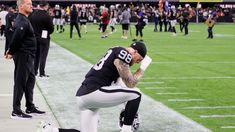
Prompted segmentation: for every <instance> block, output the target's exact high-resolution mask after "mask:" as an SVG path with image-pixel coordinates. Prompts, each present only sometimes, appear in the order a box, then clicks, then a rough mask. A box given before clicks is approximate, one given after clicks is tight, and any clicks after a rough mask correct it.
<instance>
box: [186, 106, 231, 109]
mask: <svg viewBox="0 0 235 132" xmlns="http://www.w3.org/2000/svg"><path fill="white" fill-rule="evenodd" d="M184 109H235V106H194V107H185V108H184Z"/></svg>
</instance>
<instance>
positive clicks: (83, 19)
mask: <svg viewBox="0 0 235 132" xmlns="http://www.w3.org/2000/svg"><path fill="white" fill-rule="evenodd" d="M79 16H80V31H81V30H82V27H84V31H85V33H87V26H86V23H87V20H88V12H87V10H86V8H85V7H82V10H81V12H80V15H79Z"/></svg>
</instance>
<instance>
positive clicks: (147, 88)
mask: <svg viewBox="0 0 235 132" xmlns="http://www.w3.org/2000/svg"><path fill="white" fill-rule="evenodd" d="M175 88H176V87H145V89H149V90H151V89H175Z"/></svg>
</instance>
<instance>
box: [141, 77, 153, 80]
mask: <svg viewBox="0 0 235 132" xmlns="http://www.w3.org/2000/svg"><path fill="white" fill-rule="evenodd" d="M152 79H156V78H155V77H143V78H141V80H152Z"/></svg>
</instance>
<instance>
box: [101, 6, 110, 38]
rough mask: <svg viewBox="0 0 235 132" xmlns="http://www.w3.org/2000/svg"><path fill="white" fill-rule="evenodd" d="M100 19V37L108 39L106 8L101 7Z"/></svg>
mask: <svg viewBox="0 0 235 132" xmlns="http://www.w3.org/2000/svg"><path fill="white" fill-rule="evenodd" d="M100 19H101V21H102V27H101V28H102V36H101V38H107V37H108V31H107V26H108V24H109V13H108V8H106V7H103V9H102V13H101V16H100Z"/></svg>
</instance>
